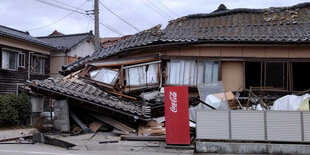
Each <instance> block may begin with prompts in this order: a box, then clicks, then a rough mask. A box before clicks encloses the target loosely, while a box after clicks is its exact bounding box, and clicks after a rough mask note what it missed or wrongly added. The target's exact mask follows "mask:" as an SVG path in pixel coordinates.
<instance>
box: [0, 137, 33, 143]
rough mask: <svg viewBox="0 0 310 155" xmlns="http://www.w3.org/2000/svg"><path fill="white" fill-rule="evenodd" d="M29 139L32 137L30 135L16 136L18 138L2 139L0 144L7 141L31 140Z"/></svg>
mask: <svg viewBox="0 0 310 155" xmlns="http://www.w3.org/2000/svg"><path fill="white" fill-rule="evenodd" d="M31 137H32V135H26V136H18V137H10V138H3V139H0V142H7V141H13V140H19V139H20V138H23V139H29V138H31Z"/></svg>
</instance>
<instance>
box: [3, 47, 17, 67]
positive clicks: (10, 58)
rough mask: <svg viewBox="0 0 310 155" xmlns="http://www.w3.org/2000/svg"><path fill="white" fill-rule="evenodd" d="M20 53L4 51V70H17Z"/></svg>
mask: <svg viewBox="0 0 310 155" xmlns="http://www.w3.org/2000/svg"><path fill="white" fill-rule="evenodd" d="M17 54H18V52H16V51H13V50H8V49H2V69H10V70H17Z"/></svg>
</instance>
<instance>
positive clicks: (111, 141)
mask: <svg viewBox="0 0 310 155" xmlns="http://www.w3.org/2000/svg"><path fill="white" fill-rule="evenodd" d="M107 143H118V140H107V141H100V142H99V144H107Z"/></svg>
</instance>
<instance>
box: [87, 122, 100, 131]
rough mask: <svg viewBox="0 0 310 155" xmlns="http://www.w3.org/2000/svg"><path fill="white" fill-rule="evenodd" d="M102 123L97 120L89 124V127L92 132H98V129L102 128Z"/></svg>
mask: <svg viewBox="0 0 310 155" xmlns="http://www.w3.org/2000/svg"><path fill="white" fill-rule="evenodd" d="M102 125H103V123H101V122H98V121H95V122H92V123H90V124H89V129H90V130H91V131H92V132H97V130H98V129H100V128H101V126H102Z"/></svg>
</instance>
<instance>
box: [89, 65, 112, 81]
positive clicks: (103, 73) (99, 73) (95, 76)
mask: <svg viewBox="0 0 310 155" xmlns="http://www.w3.org/2000/svg"><path fill="white" fill-rule="evenodd" d="M117 76H118V71H115V70H111V69H106V68H101V69H100V70H94V71H91V72H90V78H91V79H92V80H96V81H100V82H103V83H106V84H114V82H115V80H116V78H117Z"/></svg>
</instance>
